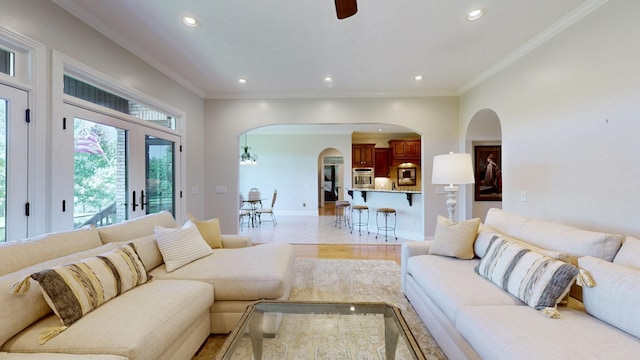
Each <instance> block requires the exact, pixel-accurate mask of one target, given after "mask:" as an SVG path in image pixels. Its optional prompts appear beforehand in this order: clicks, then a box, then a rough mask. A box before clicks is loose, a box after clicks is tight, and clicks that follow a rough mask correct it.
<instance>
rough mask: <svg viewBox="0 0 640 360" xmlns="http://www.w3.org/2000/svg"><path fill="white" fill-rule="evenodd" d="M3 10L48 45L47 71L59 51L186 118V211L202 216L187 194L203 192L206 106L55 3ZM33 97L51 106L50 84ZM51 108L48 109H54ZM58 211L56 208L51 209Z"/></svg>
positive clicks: (12, 26)
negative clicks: (195, 188)
mask: <svg viewBox="0 0 640 360" xmlns="http://www.w3.org/2000/svg"><path fill="white" fill-rule="evenodd" d="M0 9H2V10H1V11H0V26H3V27H5V28H7V29H9V30H11V31H13V32H16V33H18V34H21V35H23V36H26V37H28V38H31V39H33V40H35V41H37V42H39V43H42V44H44V45H45V46H46V48H47V51H48V52H49V54H48V56H47V59H48V62H49V63H48V64H47V66H46V68H47V69H48V71H50V69H51V55H50V51H52V50H55V51H58V52H60V53H62V54H64V55H66V56H69V57H71V58H73V59H74V60H77V61H79V62H81V63H83V64H85V65H87V66H89V67H91V68H93V69H95V70H97V71H98V72H100V73H102V74H105V75H107V76H109V77H111V78H114V79H116V80H118V81H120V82H122V83H125V84H127V85H129V86H131V87H132V88H134V89H136V90H139V91H140V92H142V93H144V94H146V95H149V96H151V97H153V98H155V99H157V100H159V101H161V102H163V103H166V104H168V105H169V106H171V107H173V108H176V109H178V110H180V111H183V112H184V113H185V114H186V118H185V120H186V126H185V127H184V129H185V134H186V137H185V138H184V143H185V147H184V151H186V156H185V162H184V163H183V166H185V167H186V184H183V186H184V190H185V195H186V197H187V198H186V206H187V209H186V212H190V213H193V214H194V215H196V216H203V208H204V201H203V200H204V199H203V195H202V190H201V193H200V194H199V195H194V196H192V195H188V194H191V191H190V190H191V188H192V187H198V188H200V189H203V188H204V173H203V136H202V133H203V117H204V105H203V104H204V101H203V100H202V99H201V98H200V97H198V96H197V95H195V94H193V93H192V92H191V91H189V90H187V89H185V88H184V87H182V86H181V85H179V84H178V83H177V82H175V81H173V80H171V79H170V78H169V77H167V76H166V75H164V74H162V73H160V72H159V71H157V70H156V69H154V68H153V67H151V66H150V65H149V64H147V63H145V62H143V61H142V60H140V59H139V58H137V57H136V56H134V55H133V54H131V53H130V52H128V51H127V50H125V49H123V48H122V47H120V46H119V45H117V44H115V43H114V42H112V41H110V40H109V39H107V38H106V37H104V36H103V35H101V34H99V33H98V32H97V31H95V30H93V29H92V28H91V27H89V26H87V25H85V24H84V23H82V22H81V21H79V20H78V19H76V18H75V17H73V16H71V15H70V14H68V13H67V12H66V11H64V10H63V9H61V8H59V7H58V6H56V5H55V4H53V2H51V1H33V0H22V1H15V0H0ZM47 78H48V79H49V74H47ZM35 95H36V97H37V98H38V99H39V100H43V101H47V102H49V101H50V99H51V86H50V80H48V84H47V89H46V93H41V94H35ZM47 108H48V109H50V105H49V106H48V107H47ZM52 117H53V115H52V114H51V113H48V114H47V119H36V120H35V121H52V120H51V118H52ZM49 136H50V134H49ZM185 163H186V164H185ZM187 189H189V190H188V191H187ZM35 206H42V205H41V204H40V205H38V204H36V205H35ZM58 208H59V206H52V209H58Z"/></svg>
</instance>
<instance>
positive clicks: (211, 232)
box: [184, 214, 222, 249]
mask: <svg viewBox="0 0 640 360" xmlns="http://www.w3.org/2000/svg"><path fill="white" fill-rule="evenodd" d="M187 217H188V218H189V220H188V221H187V223H186V224H185V226H184V227H188V226H190V225H189V221H190V222H191V223H192V224H193V225H195V226H196V227H197V228H198V231H200V235H202V238H203V239H204V241H206V242H207V244H209V246H211V248H212V249H218V248H221V247H222V231H220V220H218V218H214V219H210V220H198V219H196V218H194V217H193V216H191V215H190V214H189V215H187Z"/></svg>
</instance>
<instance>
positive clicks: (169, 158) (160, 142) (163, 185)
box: [143, 135, 176, 214]
mask: <svg viewBox="0 0 640 360" xmlns="http://www.w3.org/2000/svg"><path fill="white" fill-rule="evenodd" d="M145 148H146V150H145V169H146V174H145V179H146V187H145V189H146V191H145V193H146V197H145V199H144V205H146V207H145V208H144V210H146V213H147V214H152V213H156V212H160V211H164V210H166V211H169V212H170V213H172V214H175V204H174V199H175V181H174V177H175V173H176V171H175V143H174V142H173V141H169V140H165V139H162V138H158V137H155V136H150V135H145ZM144 205H143V206H144Z"/></svg>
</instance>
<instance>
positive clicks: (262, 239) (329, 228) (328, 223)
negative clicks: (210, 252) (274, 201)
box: [240, 215, 410, 245]
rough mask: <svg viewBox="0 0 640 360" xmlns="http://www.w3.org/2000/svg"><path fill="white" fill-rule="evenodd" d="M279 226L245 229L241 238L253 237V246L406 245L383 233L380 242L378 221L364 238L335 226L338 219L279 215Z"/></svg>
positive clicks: (370, 224) (248, 227)
mask: <svg viewBox="0 0 640 360" xmlns="http://www.w3.org/2000/svg"><path fill="white" fill-rule="evenodd" d="M276 219H277V221H278V225H277V226H275V227H274V226H273V224H272V223H270V222H269V223H262V225H260V226H256V227H251V226H250V225H249V226H247V225H244V226H243V228H242V229H241V230H240V234H243V235H249V236H251V241H252V242H253V243H277V242H284V243H289V244H378V245H384V244H389V245H398V244H401V243H402V242H404V241H410V240H405V239H401V238H398V240H396V239H394V238H393V235H392V234H391V233H390V234H389V236H388V237H387V239H386V241H385V237H384V235H383V234H382V233H381V234H380V236H378V239H376V226H375V220H374V222H373V223H371V222H370V223H369V234H367V232H366V230H364V229H363V231H362V235H359V234H358V231H357V228H356V229H355V230H354V231H353V233H351V232H350V229H349V228H347V227H344V226H342V228H338V227H336V226H335V225H334V223H335V216H333V215H330V216H284V215H277V217H276Z"/></svg>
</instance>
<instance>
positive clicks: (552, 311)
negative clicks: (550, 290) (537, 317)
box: [540, 307, 560, 319]
mask: <svg viewBox="0 0 640 360" xmlns="http://www.w3.org/2000/svg"><path fill="white" fill-rule="evenodd" d="M540 313H541V314H542V315H544V316H546V317H548V318H549V319H560V313H559V312H558V309H556V308H554V307H546V308H544V309H542V310H540Z"/></svg>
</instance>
